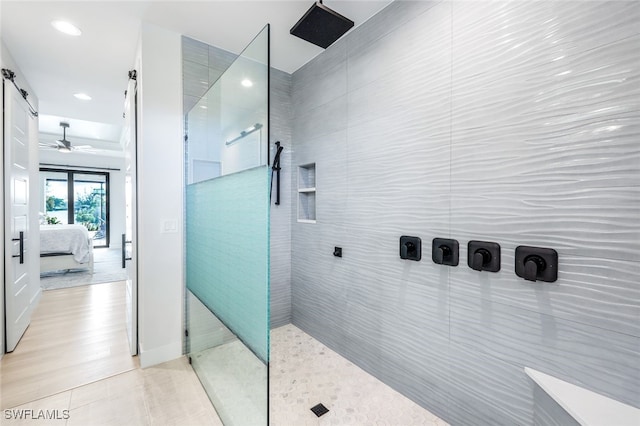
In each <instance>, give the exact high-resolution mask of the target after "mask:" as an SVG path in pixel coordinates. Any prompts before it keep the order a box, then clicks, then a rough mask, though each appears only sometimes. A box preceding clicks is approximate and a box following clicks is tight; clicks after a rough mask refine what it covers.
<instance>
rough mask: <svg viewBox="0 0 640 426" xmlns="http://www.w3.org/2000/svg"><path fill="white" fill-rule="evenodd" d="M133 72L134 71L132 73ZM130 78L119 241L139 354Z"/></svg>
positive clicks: (132, 340)
mask: <svg viewBox="0 0 640 426" xmlns="http://www.w3.org/2000/svg"><path fill="white" fill-rule="evenodd" d="M132 73H135V71H132ZM132 77H133V78H130V79H129V85H128V86H127V95H126V99H125V108H124V118H125V121H124V122H125V124H124V130H123V133H122V141H121V142H122V146H123V148H124V153H125V206H126V219H125V234H124V235H123V238H122V245H123V247H122V251H123V253H124V254H123V259H124V265H123V266H124V267H126V270H127V286H126V292H127V294H126V303H127V306H126V310H127V334H128V336H129V347H130V349H131V355H137V354H138V269H137V227H136V218H137V212H136V200H137V198H136V197H137V195H136V128H137V126H136V114H137V112H136V109H137V106H136V80H135V74H133V75H132Z"/></svg>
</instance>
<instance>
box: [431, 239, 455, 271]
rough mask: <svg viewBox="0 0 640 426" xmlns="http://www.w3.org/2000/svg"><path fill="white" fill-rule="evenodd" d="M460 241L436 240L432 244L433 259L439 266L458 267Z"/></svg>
mask: <svg viewBox="0 0 640 426" xmlns="http://www.w3.org/2000/svg"><path fill="white" fill-rule="evenodd" d="M458 246H459V245H458V241H456V240H451V239H447V238H434V239H433V241H432V243H431V259H432V260H433V262H434V263H437V264H439V265H448V266H458Z"/></svg>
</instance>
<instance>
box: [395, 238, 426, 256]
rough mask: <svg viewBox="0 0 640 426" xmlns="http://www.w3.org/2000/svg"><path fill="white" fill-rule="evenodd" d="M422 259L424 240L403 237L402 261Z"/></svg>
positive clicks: (401, 246) (401, 241)
mask: <svg viewBox="0 0 640 426" xmlns="http://www.w3.org/2000/svg"><path fill="white" fill-rule="evenodd" d="M421 258H422V240H420V238H419V237H410V236H406V235H403V236H402V237H400V259H407V260H416V261H419V260H420V259H421Z"/></svg>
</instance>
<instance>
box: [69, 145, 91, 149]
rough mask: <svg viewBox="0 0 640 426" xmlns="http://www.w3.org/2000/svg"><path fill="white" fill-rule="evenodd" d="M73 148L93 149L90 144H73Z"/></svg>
mask: <svg viewBox="0 0 640 426" xmlns="http://www.w3.org/2000/svg"><path fill="white" fill-rule="evenodd" d="M73 149H93V147H92V146H91V145H73Z"/></svg>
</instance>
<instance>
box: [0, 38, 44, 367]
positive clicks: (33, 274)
mask: <svg viewBox="0 0 640 426" xmlns="http://www.w3.org/2000/svg"><path fill="white" fill-rule="evenodd" d="M0 51H1V52H2V53H1V55H0V64H1V67H2V68H8V69H10V70H11V71H13V72H15V73H16V79H15V80H16V83H17V84H18V86H19V87H20V88H22V89H24V90H26V91H27V92H28V93H29V96H28V100H29V103H30V104H31V105H32V106H33V107H34V108H35V109H36V110H37V109H38V98H37V97H36V96H35V94H34V92H33V90H32V89H31V86H30V85H29V83H28V82H27V81H26V80H24V78H23V74H22V72H21V71H20V69H19V68H18V66H17V64H16V62H15V61H14V59H13V57H12V55H11V53H10V52H9V50H8V49H7V47H6V46H5V45H4V43H2V42H1V41H0ZM7 84H10V82H8V81H7ZM3 96H4V94H3ZM0 117H2V123H1V124H2V128H3V129H4V114H0ZM37 131H38V120H37V119H36V120H34V122H33V123H32V125H31V128H30V132H36V133H37ZM0 151H1V152H0V159H1V161H0V172H2V176H3V181H2V189H1V190H0V195H1V200H2V201H3V203H4V185H5V183H4V171H3V167H4V141H3V147H2V149H0ZM29 163H30V170H29V180H30V185H29V199H30V200H37V197H38V192H39V188H38V185H37V181H38V180H37V178H38V145H37V144H31V145H30V147H29ZM0 210H2V212H1V213H0V220H1V221H0V224H2V226H0V228H2V231H0V232H1V233H0V236H1V237H2V244H0V246H2V249H1V253H2V259H3V260H4V255H5V250H4V241H5V240H4V210H3V209H0ZM29 214H30V217H29V230H30V231H29V237H28V241H27V247H26V251H27V253H36V254H37V253H40V238H39V228H38V204H37V202H31V203H30V209H29ZM26 261H27V262H28V263H29V275H30V280H29V294H30V299H31V300H32V305H31V307H32V308H35V306H36V305H37V303H38V299H39V297H40V294H41V289H40V259H39V255H38V256H35V257H34V256H27V257H26ZM3 264H4V262H3ZM4 274H5V273H4V269H3V270H2V280H3V282H4V277H5V275H4ZM0 290H1V291H0V318H3V319H4V286H3V287H2V289H0ZM4 349H5V348H4V322H3V323H2V327H0V357H1V356H2V354H3V353H4Z"/></svg>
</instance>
